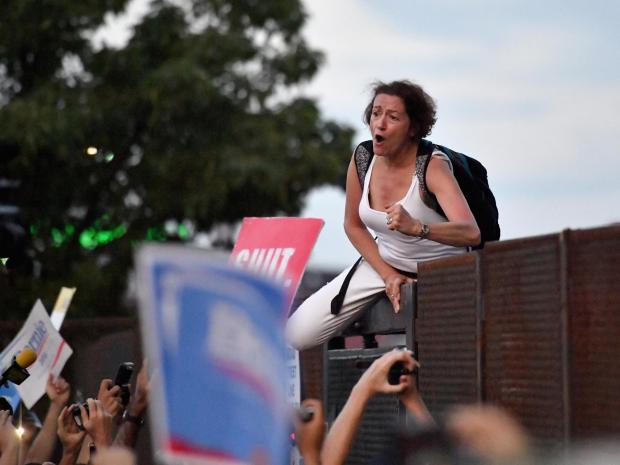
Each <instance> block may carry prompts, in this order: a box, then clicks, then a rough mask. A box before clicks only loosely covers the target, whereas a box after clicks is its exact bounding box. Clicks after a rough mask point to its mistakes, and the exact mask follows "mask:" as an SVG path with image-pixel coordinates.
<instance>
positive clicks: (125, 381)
mask: <svg viewBox="0 0 620 465" xmlns="http://www.w3.org/2000/svg"><path fill="white" fill-rule="evenodd" d="M134 366H135V365H134V363H133V362H123V363H121V364H120V365H119V367H118V370H117V372H116V377H115V378H114V385H115V386H120V387H121V402H122V403H123V407H126V406H127V404H128V403H129V397H130V392H129V380H130V379H131V375H132V374H133V369H134Z"/></svg>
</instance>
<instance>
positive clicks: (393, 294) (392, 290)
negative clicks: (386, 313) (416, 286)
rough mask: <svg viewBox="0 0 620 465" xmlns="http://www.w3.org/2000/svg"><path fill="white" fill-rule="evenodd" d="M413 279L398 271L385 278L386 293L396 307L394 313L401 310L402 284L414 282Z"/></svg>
mask: <svg viewBox="0 0 620 465" xmlns="http://www.w3.org/2000/svg"><path fill="white" fill-rule="evenodd" d="M412 281H413V279H411V278H408V277H407V276H404V275H402V274H400V273H398V272H397V271H394V273H392V274H390V275H388V276H387V277H386V278H385V279H384V282H385V293H386V295H387V296H388V299H390V302H391V303H392V307H394V313H398V312H400V286H401V285H403V284H405V283H410V282H412Z"/></svg>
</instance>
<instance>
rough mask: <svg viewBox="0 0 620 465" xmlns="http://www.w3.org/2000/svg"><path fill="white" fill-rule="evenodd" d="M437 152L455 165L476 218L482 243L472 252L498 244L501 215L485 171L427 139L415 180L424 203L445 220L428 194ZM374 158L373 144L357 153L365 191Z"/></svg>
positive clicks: (367, 143)
mask: <svg viewBox="0 0 620 465" xmlns="http://www.w3.org/2000/svg"><path fill="white" fill-rule="evenodd" d="M434 149H437V150H439V151H440V152H443V153H445V154H446V155H447V156H448V158H449V159H450V161H451V162H452V168H453V172H454V177H455V178H456V180H457V182H458V183H459V186H460V187H461V191H463V195H464V196H465V199H467V203H468V204H469V208H471V211H472V213H473V214H474V217H475V218H476V222H477V223H478V228H480V235H481V239H482V241H481V242H480V244H479V245H478V246H476V247H473V248H474V249H481V248H482V247H483V246H484V243H485V242H489V241H496V240H498V239H499V236H500V228H499V222H498V218H499V213H498V211H497V205H496V203H495V196H494V195H493V192H491V189H490V188H489V181H488V178H487V170H486V168H485V167H484V166H483V165H482V163H480V162H479V161H478V160H476V159H475V158H472V157H469V156H467V155H464V154H462V153H459V152H455V151H453V150H450V149H449V148H447V147H443V146H441V145H437V144H433V143H432V142H431V141H428V140H426V139H422V140H421V141H420V143H419V145H418V154H417V158H416V176H417V177H418V182H419V183H420V189H421V193H422V200H423V201H424V203H425V204H426V205H427V206H428V207H429V208H432V209H433V210H435V211H436V212H437V213H439V214H440V215H442V216H443V217H445V216H446V215H445V213H444V212H443V210H442V209H441V206H440V205H439V202H438V201H437V198H436V197H435V195H434V194H433V193H431V192H429V190H428V189H427V187H426V170H427V168H428V163H429V162H430V161H431V155H432V153H433V150H434ZM372 157H373V151H372V140H367V141H364V142H362V143H361V144H359V145H358V146H357V148H356V149H355V166H356V168H357V175H358V177H359V181H360V184H361V186H362V189H363V187H364V178H365V177H366V172H367V171H368V167H369V166H370V161H371V160H372Z"/></svg>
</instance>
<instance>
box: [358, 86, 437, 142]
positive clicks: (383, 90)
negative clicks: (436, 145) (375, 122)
mask: <svg viewBox="0 0 620 465" xmlns="http://www.w3.org/2000/svg"><path fill="white" fill-rule="evenodd" d="M372 93H373V94H372V99H371V100H370V103H369V104H368V106H367V107H366V110H364V118H363V119H364V122H365V123H366V124H370V116H371V114H372V107H373V103H374V101H375V97H376V96H377V95H379V94H387V95H395V96H397V97H400V98H401V99H402V101H403V103H404V104H405V110H406V112H407V115H408V116H409V119H410V120H411V124H412V126H413V128H414V135H413V139H414V140H420V139H422V138H424V137H426V136H428V135H429V134H430V133H431V129H432V128H433V125H434V124H435V122H436V121H437V116H436V105H435V101H434V100H433V98H432V97H431V96H430V95H428V94H427V93H426V92H424V89H422V87H420V86H419V85H417V84H414V83H413V82H411V81H408V80H402V81H393V82H389V83H385V82H381V81H377V82H375V83H373V85H372Z"/></svg>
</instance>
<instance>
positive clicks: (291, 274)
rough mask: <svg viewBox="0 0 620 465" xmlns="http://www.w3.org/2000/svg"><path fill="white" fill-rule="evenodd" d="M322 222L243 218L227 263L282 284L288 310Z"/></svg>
mask: <svg viewBox="0 0 620 465" xmlns="http://www.w3.org/2000/svg"><path fill="white" fill-rule="evenodd" d="M323 224H324V221H323V220H321V219H318V218H244V220H243V224H242V225H241V231H240V232H239V237H238V239H237V242H236V244H235V248H234V249H233V251H232V254H231V257H230V262H231V263H233V264H235V265H237V266H240V267H242V268H246V269H249V270H252V271H254V272H256V273H258V274H260V275H263V276H267V277H269V278H272V279H274V280H276V281H278V282H280V283H282V285H283V286H284V287H285V288H286V290H287V292H288V302H287V306H286V311H287V312H288V309H289V307H290V304H291V302H292V301H293V297H294V296H295V293H296V292H297V288H298V286H299V283H300V281H301V277H302V276H303V274H304V270H305V268H306V264H307V263H308V258H310V252H312V248H313V247H314V243H315V242H316V240H317V238H318V237H319V232H320V231H321V228H322V227H323Z"/></svg>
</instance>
